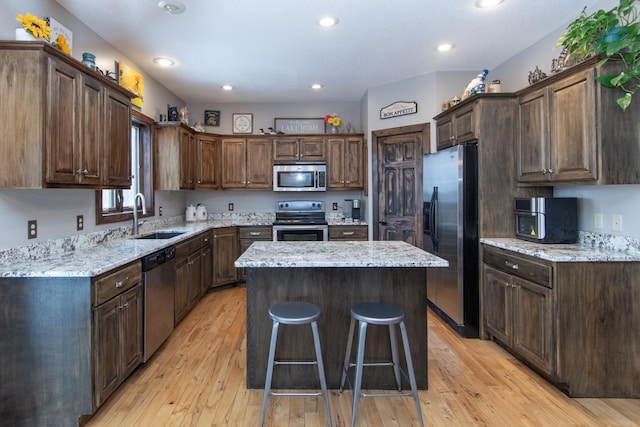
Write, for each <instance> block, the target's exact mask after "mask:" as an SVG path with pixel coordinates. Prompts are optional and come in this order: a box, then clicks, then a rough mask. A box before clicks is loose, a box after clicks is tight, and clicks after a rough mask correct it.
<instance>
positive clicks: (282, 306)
mask: <svg viewBox="0 0 640 427" xmlns="http://www.w3.org/2000/svg"><path fill="white" fill-rule="evenodd" d="M320 314H321V311H320V307H318V306H317V305H314V304H310V303H308V302H298V301H291V302H284V303H279V304H274V305H272V306H271V308H270V309H269V317H271V320H273V326H272V329H271V345H270V346H269V361H268V366H267V377H266V379H265V383H264V400H263V401H262V421H261V422H260V425H261V426H263V425H264V420H265V417H266V415H267V405H268V402H269V397H270V396H322V398H323V399H324V410H325V412H326V413H327V422H328V424H329V427H331V425H332V424H331V413H330V412H329V398H328V396H327V380H326V378H325V375H324V365H323V363H322V351H321V349H320V336H319V334H318V322H317V320H318V319H319V318H320ZM281 323H282V324H284V325H306V324H309V323H310V324H311V330H312V332H313V344H314V345H315V348H316V360H314V361H313V360H312V361H279V360H275V354H276V342H277V340H278V327H279V326H280V324H281ZM274 365H317V366H318V376H319V377H320V387H321V389H322V390H321V392H319V393H303V392H286V393H276V392H272V391H271V379H272V377H273V366H274Z"/></svg>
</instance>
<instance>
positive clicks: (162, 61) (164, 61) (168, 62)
mask: <svg viewBox="0 0 640 427" xmlns="http://www.w3.org/2000/svg"><path fill="white" fill-rule="evenodd" d="M153 63H154V64H156V65H159V66H161V67H171V66H172V65H175V63H176V61H174V60H173V59H171V58H165V57H158V58H153Z"/></svg>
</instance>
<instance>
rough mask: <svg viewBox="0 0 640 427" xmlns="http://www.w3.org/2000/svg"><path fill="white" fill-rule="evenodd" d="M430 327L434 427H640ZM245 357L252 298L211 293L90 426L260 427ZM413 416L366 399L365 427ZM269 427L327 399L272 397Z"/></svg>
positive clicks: (636, 408)
mask: <svg viewBox="0 0 640 427" xmlns="http://www.w3.org/2000/svg"><path fill="white" fill-rule="evenodd" d="M265 321H269V320H268V319H265ZM428 325H429V332H428V349H429V350H428V351H429V356H428V360H429V368H428V371H429V390H426V391H420V400H421V403H422V412H423V416H424V422H425V425H426V426H492V427H493V426H505V427H506V426H509V427H511V426H640V400H637V399H569V398H568V397H567V396H565V395H564V394H563V393H561V392H560V391H558V390H557V389H556V388H554V387H553V386H551V385H550V384H549V383H547V382H546V381H545V380H543V379H542V378H541V377H539V376H538V375H537V374H535V373H534V372H533V371H531V370H530V369H529V368H527V367H526V366H524V365H523V364H522V363H520V362H519V361H518V360H516V359H515V358H514V357H513V356H511V355H510V354H509V353H507V352H506V351H504V350H503V349H502V348H500V347H499V346H497V345H496V344H495V343H492V342H489V341H481V340H477V339H461V338H460V337H459V336H457V335H456V334H455V333H454V332H453V331H452V330H451V329H450V328H449V327H448V326H446V325H444V324H443V323H442V322H441V321H440V320H439V319H438V318H436V317H435V316H434V315H433V314H431V313H429V316H428ZM245 349H246V347H245V289H244V288H231V289H223V290H220V291H216V292H213V293H210V294H207V295H205V296H204V298H203V299H202V300H201V302H200V303H199V304H198V305H197V306H196V307H195V308H194V309H193V310H192V311H191V313H189V315H188V316H187V317H185V319H184V320H183V321H182V322H181V323H180V324H179V325H178V326H177V328H176V330H175V331H174V333H173V334H172V335H171V337H170V338H169V340H168V341H167V342H166V343H165V344H164V345H163V346H162V347H161V348H160V350H159V351H158V353H157V354H156V355H155V356H154V357H153V358H152V359H151V361H150V362H149V363H147V364H146V365H143V366H142V367H140V368H139V369H137V370H136V371H135V372H134V374H133V375H132V376H131V377H130V378H129V379H128V380H127V382H126V383H125V384H124V385H123V386H122V387H120V389H119V390H117V391H116V392H115V393H114V395H112V396H111V398H110V399H109V400H108V401H107V403H106V404H105V405H104V406H103V407H102V408H101V409H100V410H99V411H98V412H97V414H96V415H94V416H93V418H92V419H91V420H89V422H88V423H87V426H89V427H99V426H251V427H253V426H258V425H259V422H260V410H261V405H262V390H247V389H246V387H245V377H244V366H245ZM365 374H366V372H365ZM330 405H331V413H332V418H333V425H334V426H345V425H349V424H350V419H351V406H350V405H351V393H350V392H349V391H345V392H344V393H342V394H340V393H338V392H337V391H336V390H332V391H331V392H330ZM415 412H416V411H415V408H414V406H413V402H412V400H411V399H410V398H404V397H403V398H384V399H381V398H367V399H363V400H361V405H360V411H359V413H358V422H357V425H358V426H369V427H375V426H385V427H386V426H398V427H405V426H414V425H418V423H417V418H416V415H415ZM266 424H267V425H270V426H307V427H310V426H324V425H326V417H325V415H324V410H323V406H322V402H321V400H320V398H315V397H272V398H271V399H270V406H269V411H268V413H267V423H266Z"/></svg>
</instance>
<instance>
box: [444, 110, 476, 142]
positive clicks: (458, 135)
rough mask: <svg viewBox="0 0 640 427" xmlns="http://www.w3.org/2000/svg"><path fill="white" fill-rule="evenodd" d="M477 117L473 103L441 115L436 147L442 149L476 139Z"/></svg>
mask: <svg viewBox="0 0 640 427" xmlns="http://www.w3.org/2000/svg"><path fill="white" fill-rule="evenodd" d="M476 119H477V117H476V114H475V112H474V105H473V104H469V105H467V106H465V107H462V108H459V109H455V110H454V111H451V112H450V113H448V114H442V115H440V116H439V117H438V123H437V125H436V148H437V149H438V150H442V149H445V148H449V147H453V146H454V145H457V144H462V143H465V142H469V141H473V140H474V139H476V138H477V136H476Z"/></svg>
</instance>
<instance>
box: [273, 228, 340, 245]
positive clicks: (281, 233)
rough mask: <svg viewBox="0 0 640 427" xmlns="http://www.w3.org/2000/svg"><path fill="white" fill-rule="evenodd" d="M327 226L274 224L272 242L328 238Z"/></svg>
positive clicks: (312, 240) (308, 240)
mask: <svg viewBox="0 0 640 427" xmlns="http://www.w3.org/2000/svg"><path fill="white" fill-rule="evenodd" d="M328 238H329V227H328V226H326V225H274V226H273V241H274V242H300V241H307V242H318V241H322V240H328Z"/></svg>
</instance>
